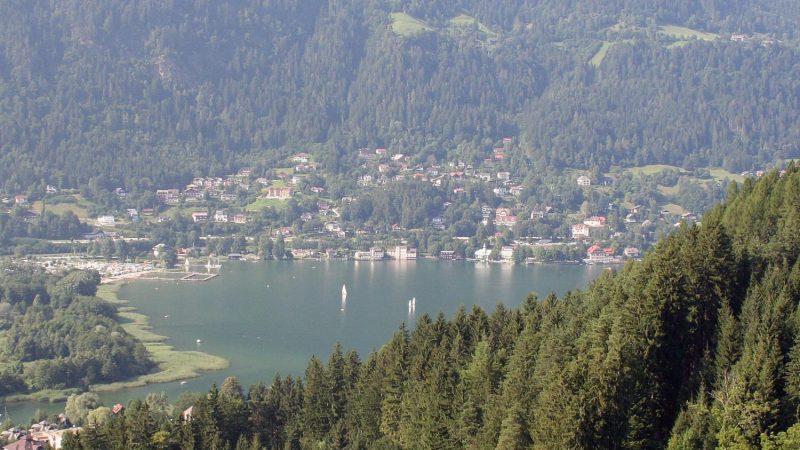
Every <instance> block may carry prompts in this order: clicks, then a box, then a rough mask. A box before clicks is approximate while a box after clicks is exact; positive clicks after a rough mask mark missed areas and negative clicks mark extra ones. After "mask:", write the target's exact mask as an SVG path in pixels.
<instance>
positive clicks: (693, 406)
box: [66, 166, 800, 450]
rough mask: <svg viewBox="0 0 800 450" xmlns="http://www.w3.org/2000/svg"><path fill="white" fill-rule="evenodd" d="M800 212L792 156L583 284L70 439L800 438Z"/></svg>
mask: <svg viewBox="0 0 800 450" xmlns="http://www.w3.org/2000/svg"><path fill="white" fill-rule="evenodd" d="M798 205H800V170H798V169H796V168H795V167H793V166H792V167H790V168H789V170H788V173H787V174H786V175H785V176H780V175H779V173H778V172H773V173H771V174H769V175H767V176H765V177H764V178H763V179H762V180H760V181H758V182H752V181H750V180H747V181H745V182H744V183H743V184H742V185H741V186H738V185H735V184H734V185H732V187H731V189H730V192H729V196H728V198H727V200H726V202H725V203H724V204H722V205H720V206H718V207H716V208H714V209H713V210H712V211H710V212H709V213H708V214H706V215H705V217H704V219H703V223H702V225H693V226H683V227H682V228H681V229H679V230H678V231H676V232H675V233H674V234H673V235H671V236H670V237H668V238H666V239H664V240H663V241H662V242H660V243H659V244H658V246H657V247H656V249H655V250H654V251H652V252H651V253H649V254H648V256H647V257H646V258H645V259H644V260H643V261H641V262H637V263H631V264H628V265H626V266H625V267H624V269H622V270H621V271H619V272H618V273H612V272H608V273H607V274H605V275H603V276H601V277H600V278H599V279H598V280H596V281H595V282H594V283H593V284H592V285H591V286H590V287H589V288H588V289H587V290H586V291H575V292H571V293H569V294H567V295H565V296H564V297H562V298H556V297H555V296H554V295H550V296H548V297H546V298H543V299H537V298H534V297H533V296H531V297H529V298H528V299H527V300H526V301H525V302H524V303H523V305H522V306H521V307H520V308H519V309H515V310H509V309H507V308H504V307H503V306H502V305H501V306H498V307H497V308H496V309H495V310H494V311H493V312H491V313H487V312H484V311H482V310H480V309H479V308H477V307H475V308H472V309H470V310H466V309H462V310H461V311H459V312H458V313H457V314H456V315H455V316H454V317H452V318H451V319H449V320H448V319H446V318H445V317H443V316H442V315H439V316H438V317H429V316H427V315H425V316H423V317H421V318H420V319H419V321H418V322H417V323H416V326H415V328H414V329H413V331H411V330H409V329H408V328H406V327H405V326H401V327H400V329H399V330H398V331H397V333H396V334H395V335H394V337H393V338H392V339H391V340H390V341H389V342H388V343H386V344H385V345H384V346H383V347H381V348H380V349H379V350H377V351H375V352H374V353H372V354H370V355H368V356H367V358H366V360H361V358H360V357H359V356H358V355H357V354H355V353H354V352H344V351H343V350H342V349H341V348H340V347H339V346H338V345H337V346H336V347H335V348H334V350H333V352H332V353H331V355H330V357H329V358H328V361H327V362H323V361H321V360H320V359H318V358H316V357H312V358H311V360H310V361H309V363H308V368H307V369H306V372H305V376H304V377H303V378H294V377H280V376H277V377H275V379H274V380H273V382H272V383H271V384H269V385H266V384H258V385H254V386H252V387H251V388H250V390H249V391H248V392H247V393H246V394H245V393H244V390H243V388H242V387H241V386H240V385H239V384H238V382H237V381H236V380H235V379H228V380H226V381H225V383H223V385H222V386H221V387H220V389H219V390H218V389H217V388H216V387H214V388H212V389H211V391H209V392H208V393H207V394H205V395H198V396H195V397H194V398H183V399H181V400H180V402H179V404H178V405H177V406H178V408H177V409H176V412H175V413H174V414H175V415H176V416H177V414H178V413H179V412H180V411H182V410H183V408H186V407H188V406H193V408H192V412H191V418H190V420H175V421H169V420H167V419H165V418H164V414H163V408H160V407H159V408H156V407H155V406H153V405H152V404H151V403H152V402H150V401H149V400H148V401H134V402H132V403H131V405H129V408H128V410H127V411H126V412H125V413H124V414H120V415H114V416H112V415H110V414H109V415H107V416H108V417H105V418H104V419H103V420H98V421H96V422H94V424H90V425H88V426H87V427H86V428H85V429H84V431H83V432H82V433H80V434H79V435H78V437H77V438H76V439H71V441H70V442H69V443H68V445H67V447H66V448H70V449H90V448H92V449H93V448H151V447H152V448H175V449H177V448H181V449H188V448H208V449H212V448H236V449H250V448H252V449H260V448H270V449H284V448H285V449H301V448H363V449H376V448H383V449H401V448H409V449H414V448H452V449H455V448H475V449H487V448H495V449H528V448H537V449H538V448H541V449H545V448H551V449H565V448H587V449H588V448H592V449H604V448H607V449H662V448H668V449H674V450H678V449H687V450H688V449H713V448H727V449H758V448H761V449H790V448H791V449H793V448H798V445H800V424H798V417H799V416H798V414H800V412H799V411H800V322H798V317H800V315H799V314H800V308H798V303H799V302H798V299H800V259H798V256H800V239H798V235H797V228H798V226H800V214H799V213H798V211H799V210H798ZM159 411H161V412H159ZM159 418H160V419H159Z"/></svg>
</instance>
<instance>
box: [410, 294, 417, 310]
mask: <svg viewBox="0 0 800 450" xmlns="http://www.w3.org/2000/svg"><path fill="white" fill-rule="evenodd" d="M416 309H417V297H413V298H411V310H412V311H416Z"/></svg>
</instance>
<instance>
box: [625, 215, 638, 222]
mask: <svg viewBox="0 0 800 450" xmlns="http://www.w3.org/2000/svg"><path fill="white" fill-rule="evenodd" d="M625 223H636V214H634V213H628V215H626V216H625Z"/></svg>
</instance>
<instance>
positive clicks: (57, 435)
mask: <svg viewBox="0 0 800 450" xmlns="http://www.w3.org/2000/svg"><path fill="white" fill-rule="evenodd" d="M81 430H83V428H81V427H73V428H66V429H64V430H43V431H37V432H33V433H31V437H32V438H33V439H34V440H36V441H44V442H46V443H47V444H48V445H49V446H50V447H48V448H50V449H53V450H59V449H61V448H63V445H64V436H65V435H66V434H68V433H69V434H76V433H79V432H80V431H81ZM3 448H5V447H3Z"/></svg>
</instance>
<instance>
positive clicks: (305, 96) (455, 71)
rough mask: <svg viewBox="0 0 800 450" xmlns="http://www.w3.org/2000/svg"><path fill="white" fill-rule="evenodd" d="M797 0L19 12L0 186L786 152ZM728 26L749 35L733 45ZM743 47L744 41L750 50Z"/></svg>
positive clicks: (147, 184) (0, 24) (164, 183)
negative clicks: (512, 146) (377, 155)
mask: <svg viewBox="0 0 800 450" xmlns="http://www.w3.org/2000/svg"><path fill="white" fill-rule="evenodd" d="M797 9H798V8H796V5H794V2H791V1H788V0H781V1H774V0H770V1H767V0H739V1H732V2H713V1H701V2H696V1H690V0H680V1H676V2H669V3H668V4H665V3H664V2H654V1H638V0H637V1H631V0H616V1H607V2H606V1H604V2H595V1H582V0H581V1H579V0H572V1H550V0H548V1H532V0H502V1H492V2H486V1H476V0H461V1H445V0H437V1H416V0H402V1H401V0H394V1H389V0H371V1H355V0H336V1H333V0H331V1H327V0H258V1H256V0H241V1H233V0H222V1H204V0H191V1H190V0H180V1H173V2H159V1H137V2H132V1H123V0H111V1H97V0H69V1H55V0H34V1H29V0H10V1H6V2H2V4H0V179H2V184H3V186H2V188H3V189H4V190H5V191H7V192H10V193H16V192H24V191H26V190H29V189H32V188H34V187H36V188H37V189H38V188H39V187H41V188H43V185H44V184H52V185H54V186H56V187H81V186H84V185H90V182H91V186H92V187H93V188H97V187H99V188H106V189H113V188H116V187H120V186H122V187H125V188H126V189H128V190H129V191H134V192H135V191H141V190H152V189H154V188H156V187H170V186H173V187H174V186H178V185H179V184H185V183H186V182H187V181H189V179H190V177H191V176H192V175H206V174H212V175H222V174H225V173H232V172H235V170H234V169H236V168H238V167H242V166H250V167H256V168H258V167H262V168H263V167H268V168H273V167H275V164H276V163H277V162H278V161H281V160H283V158H285V157H286V155H288V154H290V153H293V152H296V151H309V152H311V153H312V154H313V155H314V157H315V160H316V161H319V162H320V163H321V164H322V166H321V168H322V169H323V170H325V171H326V173H329V174H330V173H341V172H345V171H347V170H349V169H350V168H351V167H353V166H354V165H355V164H356V163H355V161H356V156H355V155H356V154H357V151H358V149H359V148H360V147H378V146H384V147H389V148H391V149H392V151H394V152H398V153H405V154H406V155H412V156H415V157H416V158H417V160H418V161H424V160H428V159H429V158H433V159H434V160H442V159H444V158H445V157H447V158H448V159H449V160H455V159H460V160H463V161H465V162H467V163H472V162H478V161H482V160H483V159H484V158H485V157H486V156H487V154H488V153H490V152H491V148H492V146H493V145H494V144H495V143H496V142H498V141H499V140H500V139H501V138H503V137H507V136H514V137H515V138H518V141H519V142H520V144H521V146H522V148H524V149H526V150H527V152H528V156H529V157H530V158H531V160H532V161H533V162H534V163H535V164H536V166H535V167H537V168H538V169H539V170H542V169H552V168H565V167H570V168H578V169H595V168H598V169H599V170H607V169H608V167H609V166H610V165H615V164H619V165H628V166H631V165H641V164H650V163H669V164H676V165H682V166H686V167H689V168H693V167H705V166H708V165H715V166H723V167H725V168H727V169H731V170H744V169H752V168H753V167H754V166H758V167H761V165H763V163H765V162H771V161H773V160H774V159H775V158H787V157H794V156H798V149H797V142H798V137H800V130H798V125H797V123H798V120H797V118H798V109H799V107H800V105H798V99H800V92H798V89H799V88H798V86H797V83H796V82H795V80H797V79H798V78H800V73H798V71H799V70H800V69H799V67H800V53H798V50H797V48H798V47H797V43H798V36H797V34H796V24H797V22H798V20H799V19H800V17H798V15H799V14H800V13H798V11H797ZM734 33H743V34H744V35H746V37H747V39H746V40H744V41H743V42H738V41H737V42H733V41H731V37H732V35H733V34H734ZM742 39H744V38H742Z"/></svg>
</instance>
